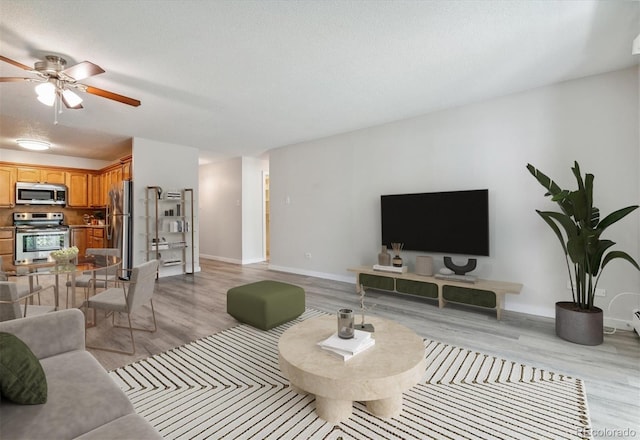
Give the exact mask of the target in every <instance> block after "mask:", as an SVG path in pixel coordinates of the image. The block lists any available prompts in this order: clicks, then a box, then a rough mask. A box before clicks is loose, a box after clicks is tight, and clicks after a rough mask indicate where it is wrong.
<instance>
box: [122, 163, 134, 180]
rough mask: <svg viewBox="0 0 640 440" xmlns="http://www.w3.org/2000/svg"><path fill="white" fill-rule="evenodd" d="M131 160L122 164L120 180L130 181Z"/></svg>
mask: <svg viewBox="0 0 640 440" xmlns="http://www.w3.org/2000/svg"><path fill="white" fill-rule="evenodd" d="M131 179H132V176H131V159H128V160H126V161H124V162H123V163H122V180H131Z"/></svg>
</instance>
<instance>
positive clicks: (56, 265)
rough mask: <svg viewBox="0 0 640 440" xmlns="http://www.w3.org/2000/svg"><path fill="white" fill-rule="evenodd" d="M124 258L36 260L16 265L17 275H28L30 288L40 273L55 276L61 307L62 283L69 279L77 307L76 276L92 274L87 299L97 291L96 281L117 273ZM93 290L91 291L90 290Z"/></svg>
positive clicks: (90, 257)
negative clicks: (61, 260) (59, 260)
mask: <svg viewBox="0 0 640 440" xmlns="http://www.w3.org/2000/svg"><path fill="white" fill-rule="evenodd" d="M121 262H122V259H121V258H120V257H114V256H107V255H84V256H80V255H79V256H77V257H76V258H74V259H72V260H69V261H67V262H64V263H60V262H55V261H46V262H35V263H29V264H23V265H20V266H16V271H15V274H14V275H15V276H17V277H20V276H27V277H28V281H29V290H30V291H32V290H33V288H34V285H33V278H34V276H39V275H53V276H54V277H55V283H54V291H55V307H56V309H59V308H60V283H61V282H62V283H63V284H64V285H66V284H67V281H69V284H68V285H69V287H70V288H71V308H76V307H77V306H76V277H77V276H78V275H81V274H90V275H91V277H92V281H93V282H92V283H91V284H90V285H91V286H92V287H91V289H89V288H87V290H86V295H85V301H86V300H87V299H88V296H89V294H90V293H91V292H92V293H93V294H95V293H96V281H98V280H100V279H101V277H104V280H105V281H107V280H108V275H113V274H115V273H117V270H118V267H120V264H121ZM90 291H91V292H90Z"/></svg>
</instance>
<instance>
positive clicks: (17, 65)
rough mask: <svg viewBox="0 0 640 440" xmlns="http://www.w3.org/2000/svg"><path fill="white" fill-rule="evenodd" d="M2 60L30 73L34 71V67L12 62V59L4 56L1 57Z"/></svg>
mask: <svg viewBox="0 0 640 440" xmlns="http://www.w3.org/2000/svg"><path fill="white" fill-rule="evenodd" d="M0 60H2V61H4V62H5V63H9V64H13V65H14V66H16V67H19V68H21V69H24V70H28V71H29V72H32V71H33V67H29V66H26V65H24V64H22V63H19V62H17V61H14V60H12V59H10V58H7V57H4V56H2V55H0Z"/></svg>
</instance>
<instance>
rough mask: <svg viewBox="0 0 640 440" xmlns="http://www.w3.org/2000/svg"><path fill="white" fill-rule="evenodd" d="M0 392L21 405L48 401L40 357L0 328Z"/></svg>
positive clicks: (18, 339) (4, 397)
mask: <svg viewBox="0 0 640 440" xmlns="http://www.w3.org/2000/svg"><path fill="white" fill-rule="evenodd" d="M0 395H1V396H2V398H3V399H8V400H11V401H12V402H14V403H19V404H24V405H36V404H41V403H45V402H46V401H47V378H46V377H45V374H44V370H43V369H42V366H41V365H40V361H38V359H37V358H36V356H35V355H34V354H33V352H32V351H31V350H30V349H29V347H27V345H26V344H25V343H24V342H22V340H20V338H18V337H17V336H15V335H12V334H11V333H4V332H0Z"/></svg>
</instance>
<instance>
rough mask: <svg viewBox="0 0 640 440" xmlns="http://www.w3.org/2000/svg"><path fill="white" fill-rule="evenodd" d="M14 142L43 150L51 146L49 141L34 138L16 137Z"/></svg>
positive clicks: (28, 147) (35, 149)
mask: <svg viewBox="0 0 640 440" xmlns="http://www.w3.org/2000/svg"><path fill="white" fill-rule="evenodd" d="M38 99H39V98H38ZM16 143H17V144H18V145H19V146H21V147H22V148H26V149H27V150H34V151H44V150H48V149H49V148H51V144H50V143H49V142H47V141H39V140H35V139H17V140H16Z"/></svg>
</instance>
